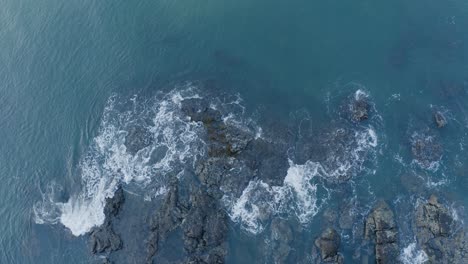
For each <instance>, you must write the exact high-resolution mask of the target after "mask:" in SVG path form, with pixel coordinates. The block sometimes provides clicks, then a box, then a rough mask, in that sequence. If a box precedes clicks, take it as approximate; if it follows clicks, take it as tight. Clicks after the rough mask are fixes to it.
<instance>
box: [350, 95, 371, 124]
mask: <svg viewBox="0 0 468 264" xmlns="http://www.w3.org/2000/svg"><path fill="white" fill-rule="evenodd" d="M350 108H351V109H350V110H351V119H352V120H353V121H356V122H360V121H364V120H366V119H368V118H369V109H370V106H369V102H368V101H367V98H365V97H359V98H356V100H354V101H353V102H352V104H351V106H350Z"/></svg>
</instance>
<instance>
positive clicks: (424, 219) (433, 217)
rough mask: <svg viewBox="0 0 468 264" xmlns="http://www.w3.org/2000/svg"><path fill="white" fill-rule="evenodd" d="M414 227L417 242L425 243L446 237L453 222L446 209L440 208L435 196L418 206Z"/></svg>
mask: <svg viewBox="0 0 468 264" xmlns="http://www.w3.org/2000/svg"><path fill="white" fill-rule="evenodd" d="M415 217H416V219H415V220H416V227H417V228H418V230H419V231H418V233H417V235H418V240H419V241H420V242H421V243H423V244H424V243H426V242H427V241H428V240H429V239H431V238H434V237H438V236H445V237H446V236H448V235H449V233H450V226H451V224H452V222H453V219H452V217H451V216H450V213H449V211H448V209H447V208H445V207H444V206H442V205H441V204H440V203H439V202H438V199H437V197H436V196H435V195H431V197H430V198H429V200H428V202H427V203H426V204H422V205H420V206H419V207H418V208H417V210H416V216H415Z"/></svg>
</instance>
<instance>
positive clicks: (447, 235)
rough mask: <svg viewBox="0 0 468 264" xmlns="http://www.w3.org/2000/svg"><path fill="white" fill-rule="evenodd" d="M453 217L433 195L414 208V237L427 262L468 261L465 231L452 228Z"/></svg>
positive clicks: (467, 243)
mask: <svg viewBox="0 0 468 264" xmlns="http://www.w3.org/2000/svg"><path fill="white" fill-rule="evenodd" d="M453 221H454V220H453V218H452V216H451V215H450V212H449V210H448V209H447V208H446V207H445V206H443V205H442V204H441V203H439V201H438V198H437V197H436V196H435V195H431V197H430V198H429V200H428V201H427V202H426V203H424V204H421V205H419V206H418V207H417V209H416V215H415V224H416V238H417V240H418V243H419V244H420V245H421V246H422V248H423V249H424V251H425V252H426V254H427V256H428V258H429V261H428V263H447V264H448V263H468V241H467V239H466V232H465V231H464V230H461V231H459V232H457V233H454V230H452V224H453Z"/></svg>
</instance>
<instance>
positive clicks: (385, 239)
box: [364, 201, 399, 264]
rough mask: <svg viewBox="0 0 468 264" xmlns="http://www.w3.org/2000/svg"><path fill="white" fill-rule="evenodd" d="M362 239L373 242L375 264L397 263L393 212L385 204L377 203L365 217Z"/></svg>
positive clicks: (396, 234) (397, 253)
mask: <svg viewBox="0 0 468 264" xmlns="http://www.w3.org/2000/svg"><path fill="white" fill-rule="evenodd" d="M364 237H365V238H366V239H368V240H373V241H374V243H375V258H376V262H377V263H382V264H383V263H395V262H397V261H398V255H399V250H398V243H397V237H398V231H397V227H396V223H395V219H394V215H393V212H392V210H391V209H390V207H389V206H388V204H387V203H386V202H384V201H380V202H379V203H377V205H376V206H375V207H374V209H373V211H372V212H371V214H370V215H369V216H368V217H367V219H366V223H365V231H364Z"/></svg>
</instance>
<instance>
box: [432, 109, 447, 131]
mask: <svg viewBox="0 0 468 264" xmlns="http://www.w3.org/2000/svg"><path fill="white" fill-rule="evenodd" d="M434 120H435V122H436V124H437V127H439V128H442V127H444V126H446V125H447V119H446V118H445V115H444V114H443V113H442V112H440V111H437V112H435V113H434Z"/></svg>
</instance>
